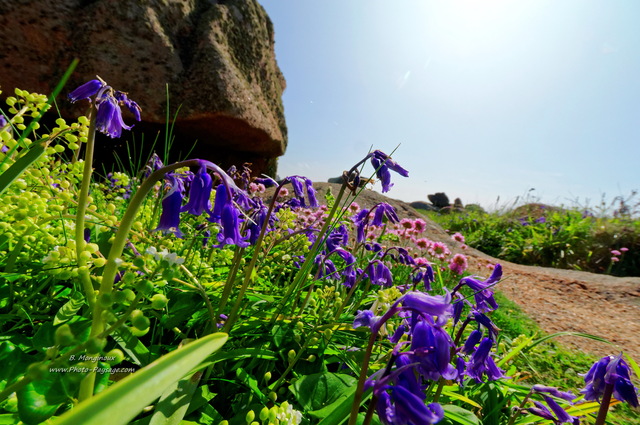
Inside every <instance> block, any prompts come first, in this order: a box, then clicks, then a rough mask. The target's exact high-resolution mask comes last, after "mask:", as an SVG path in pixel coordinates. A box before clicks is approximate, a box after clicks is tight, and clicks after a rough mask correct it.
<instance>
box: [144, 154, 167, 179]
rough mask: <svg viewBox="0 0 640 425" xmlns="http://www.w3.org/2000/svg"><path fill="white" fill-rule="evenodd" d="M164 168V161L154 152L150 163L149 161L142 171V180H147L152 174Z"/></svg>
mask: <svg viewBox="0 0 640 425" xmlns="http://www.w3.org/2000/svg"><path fill="white" fill-rule="evenodd" d="M162 167H164V164H163V163H162V160H161V159H160V157H159V156H158V154H157V153H155V152H154V153H153V154H152V155H151V157H150V158H149V161H147V163H146V164H145V166H144V169H143V170H142V178H143V179H146V178H147V177H149V176H150V175H151V173H153V172H154V171H157V170H159V169H161V168H162Z"/></svg>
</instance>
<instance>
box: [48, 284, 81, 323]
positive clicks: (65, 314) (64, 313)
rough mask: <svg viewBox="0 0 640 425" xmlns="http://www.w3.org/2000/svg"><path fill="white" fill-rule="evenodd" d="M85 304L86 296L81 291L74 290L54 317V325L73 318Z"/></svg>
mask: <svg viewBox="0 0 640 425" xmlns="http://www.w3.org/2000/svg"><path fill="white" fill-rule="evenodd" d="M83 305H84V296H83V295H82V293H81V292H80V291H74V292H73V293H72V294H71V297H70V299H69V301H67V302H66V303H65V304H64V305H63V306H62V307H60V310H58V312H57V313H56V316H55V317H54V318H53V326H58V325H61V324H63V323H65V322H67V321H69V320H70V319H72V318H73V317H74V316H75V315H76V313H78V311H80V309H81V308H82V306H83Z"/></svg>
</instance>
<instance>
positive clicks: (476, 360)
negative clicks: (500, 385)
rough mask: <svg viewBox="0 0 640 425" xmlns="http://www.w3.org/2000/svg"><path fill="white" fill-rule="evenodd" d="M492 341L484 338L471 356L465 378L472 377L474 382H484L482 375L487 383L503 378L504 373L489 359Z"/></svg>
mask: <svg viewBox="0 0 640 425" xmlns="http://www.w3.org/2000/svg"><path fill="white" fill-rule="evenodd" d="M492 346H493V341H492V340H491V339H490V338H484V339H483V340H482V342H481V343H480V345H479V346H478V348H477V349H476V351H475V353H473V355H472V356H471V360H470V361H469V362H468V363H467V371H466V374H467V376H470V377H472V378H473V379H475V380H476V382H484V381H483V380H482V377H483V375H484V376H486V378H487V379H488V380H489V381H496V380H498V379H501V378H504V371H503V370H502V369H500V368H499V367H498V366H497V365H496V363H495V362H494V361H493V358H492V357H491V347H492Z"/></svg>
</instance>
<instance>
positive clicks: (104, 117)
mask: <svg viewBox="0 0 640 425" xmlns="http://www.w3.org/2000/svg"><path fill="white" fill-rule="evenodd" d="M96 107H97V108H98V115H97V117H96V129H97V130H98V131H99V132H101V133H104V134H106V135H107V136H109V137H111V138H117V137H120V136H121V135H122V129H123V128H124V129H125V130H131V126H128V125H126V124H125V123H124V121H123V119H122V111H121V110H120V105H118V101H117V100H116V99H115V98H114V97H112V96H106V97H105V98H103V99H99V100H98V101H97V102H96Z"/></svg>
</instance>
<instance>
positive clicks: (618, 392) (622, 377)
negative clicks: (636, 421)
mask: <svg viewBox="0 0 640 425" xmlns="http://www.w3.org/2000/svg"><path fill="white" fill-rule="evenodd" d="M584 382H585V384H586V387H585V388H584V389H583V390H582V391H580V392H581V393H582V394H584V399H585V400H597V401H600V399H601V398H602V395H603V394H604V391H605V387H606V386H607V385H612V386H613V396H614V397H615V398H616V399H618V400H620V401H626V402H627V403H629V404H630V405H631V406H633V407H638V393H637V391H636V388H635V387H634V386H633V383H632V382H631V370H630V369H629V366H628V365H627V363H626V362H625V361H624V359H623V358H622V353H620V354H619V355H618V356H615V357H614V356H606V357H603V358H601V359H600V360H598V361H597V362H595V363H594V364H593V366H591V369H589V372H587V374H586V375H585V376H584Z"/></svg>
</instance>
